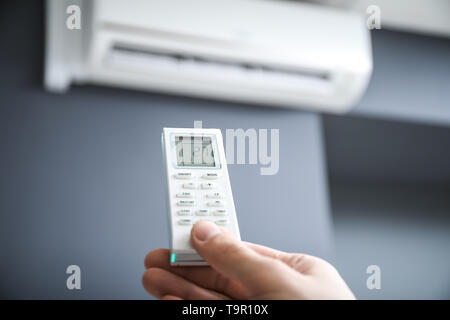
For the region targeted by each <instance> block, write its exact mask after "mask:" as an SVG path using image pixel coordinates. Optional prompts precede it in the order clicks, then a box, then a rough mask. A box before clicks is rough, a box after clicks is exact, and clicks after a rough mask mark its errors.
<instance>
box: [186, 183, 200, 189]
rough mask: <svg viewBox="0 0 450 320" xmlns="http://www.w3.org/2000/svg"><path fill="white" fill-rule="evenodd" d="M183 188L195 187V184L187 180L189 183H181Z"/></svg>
mask: <svg viewBox="0 0 450 320" xmlns="http://www.w3.org/2000/svg"><path fill="white" fill-rule="evenodd" d="M183 188H184V189H197V186H196V185H195V183H192V182H189V183H183Z"/></svg>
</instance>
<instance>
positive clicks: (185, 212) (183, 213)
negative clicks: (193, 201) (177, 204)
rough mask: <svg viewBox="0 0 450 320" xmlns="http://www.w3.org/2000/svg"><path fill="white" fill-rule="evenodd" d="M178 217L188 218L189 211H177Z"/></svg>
mask: <svg viewBox="0 0 450 320" xmlns="http://www.w3.org/2000/svg"><path fill="white" fill-rule="evenodd" d="M177 212H178V215H180V216H190V215H191V213H192V212H191V210H189V209H182V210H178V211H177Z"/></svg>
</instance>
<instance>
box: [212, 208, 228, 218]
mask: <svg viewBox="0 0 450 320" xmlns="http://www.w3.org/2000/svg"><path fill="white" fill-rule="evenodd" d="M213 215H215V216H226V215H227V210H225V209H217V210H215V211H214V212H213Z"/></svg>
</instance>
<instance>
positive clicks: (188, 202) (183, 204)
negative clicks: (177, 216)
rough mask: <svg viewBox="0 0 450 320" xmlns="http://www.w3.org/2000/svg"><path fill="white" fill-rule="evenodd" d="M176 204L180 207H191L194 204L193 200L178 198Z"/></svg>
mask: <svg viewBox="0 0 450 320" xmlns="http://www.w3.org/2000/svg"><path fill="white" fill-rule="evenodd" d="M177 204H178V205H179V206H181V207H192V206H194V205H195V201H194V200H180V201H178V202H177Z"/></svg>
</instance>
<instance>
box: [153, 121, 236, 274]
mask: <svg viewBox="0 0 450 320" xmlns="http://www.w3.org/2000/svg"><path fill="white" fill-rule="evenodd" d="M162 147H163V156H164V160H165V165H166V174H167V208H168V216H169V228H170V249H171V254H170V264H171V265H172V266H198V265H207V262H206V261H205V260H203V258H202V257H200V256H199V255H198V254H197V252H196V251H195V250H194V248H192V246H191V243H190V233H191V228H192V226H193V225H194V224H195V223H196V222H197V221H199V220H209V221H211V222H213V223H216V224H217V225H219V226H221V227H223V228H225V229H226V230H228V231H229V232H231V233H232V234H233V235H234V236H235V237H236V238H238V239H240V234H239V227H238V222H237V218H236V211H235V208H234V202H233V195H232V194H231V185H230V178H229V176H228V168H227V163H226V158H225V151H224V147H223V140H222V133H221V132H220V130H219V129H202V128H193V129H182V128H164V129H163V133H162Z"/></svg>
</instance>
